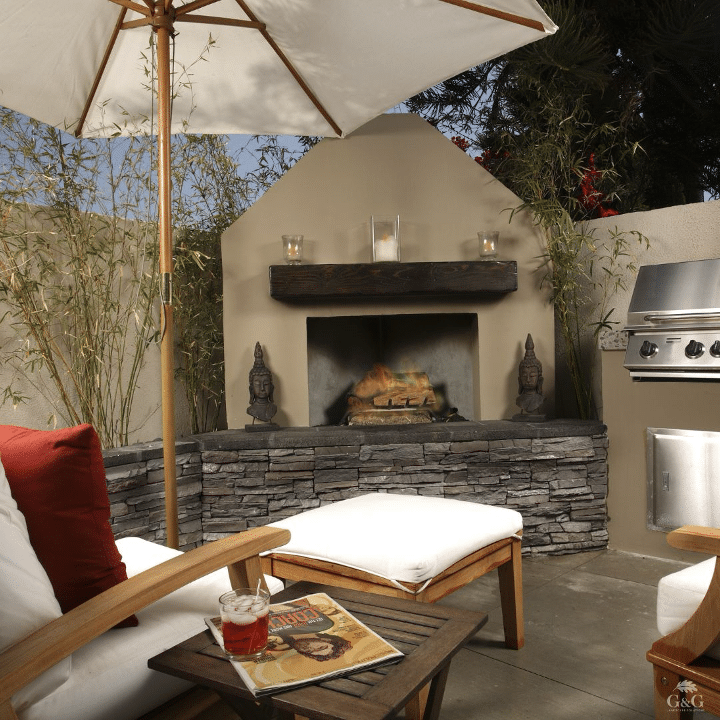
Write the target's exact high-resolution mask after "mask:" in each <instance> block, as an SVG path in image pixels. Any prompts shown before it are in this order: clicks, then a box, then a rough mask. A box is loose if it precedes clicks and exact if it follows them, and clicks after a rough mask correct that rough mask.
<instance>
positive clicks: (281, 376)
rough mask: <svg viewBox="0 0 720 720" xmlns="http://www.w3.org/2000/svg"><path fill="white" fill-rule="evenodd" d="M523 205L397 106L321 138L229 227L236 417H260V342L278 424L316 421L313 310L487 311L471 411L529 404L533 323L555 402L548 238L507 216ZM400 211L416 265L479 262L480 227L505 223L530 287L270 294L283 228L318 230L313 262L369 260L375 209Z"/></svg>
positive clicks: (231, 398) (481, 320)
mask: <svg viewBox="0 0 720 720" xmlns="http://www.w3.org/2000/svg"><path fill="white" fill-rule="evenodd" d="M519 204H520V201H519V199H518V198H517V197H516V196H515V195H513V194H512V193H511V192H510V191H509V190H507V188H505V187H504V186H503V185H502V184H500V183H499V182H498V181H497V180H495V179H494V178H493V177H492V176H491V175H490V174H489V173H487V172H486V171H485V170H484V169H483V168H481V167H480V166H479V165H478V164H477V163H476V162H474V160H473V159H472V158H470V157H469V156H468V155H466V154H465V153H464V152H462V151H461V150H459V149H458V148H457V147H455V145H454V144H453V143H452V142H450V141H449V140H448V139H447V138H446V137H445V136H443V135H442V134H441V133H439V132H438V131H437V130H435V129H434V128H433V127H431V126H430V125H428V124H427V123H426V122H425V121H423V120H422V119H420V118H419V117H416V116H413V115H399V114H391V115H384V116H381V117H380V118H377V119H376V120H374V121H372V122H370V123H368V124H367V125H366V126H364V127H363V128H361V129H360V130H358V131H357V132H355V133H353V134H352V135H350V136H349V137H348V138H346V139H343V140H324V141H322V142H321V143H319V144H318V145H317V146H316V147H315V148H313V150H312V151H311V152H310V153H308V154H307V155H306V156H305V157H304V158H303V159H302V160H300V162H298V163H297V165H296V166H295V167H293V168H292V169H291V170H290V171H289V172H288V173H287V174H286V175H285V176H284V177H283V178H282V179H281V180H280V181H279V182H278V183H276V185H275V186H274V187H273V188H271V189H270V190H269V191H268V192H267V193H266V194H265V195H264V196H263V197H262V198H261V199H260V200H259V201H258V202H256V203H255V205H254V206H253V207H252V208H250V210H248V211H247V212H246V213H245V214H244V215H243V216H242V217H241V218H240V219H239V220H238V221H237V222H235V223H234V224H233V225H232V226H231V227H230V228H229V229H228V231H227V232H226V233H225V235H224V237H223V245H222V252H223V273H224V323H225V360H226V375H225V377H226V390H227V412H228V426H229V427H230V428H238V427H243V426H244V425H245V424H246V423H247V422H249V421H250V420H251V418H249V416H248V415H247V414H246V408H247V405H248V372H249V370H250V368H251V367H252V364H253V347H254V345H255V342H256V341H259V342H260V343H261V345H262V346H263V349H264V352H265V361H266V364H267V365H268V367H269V368H270V370H271V371H272V373H273V379H274V382H275V402H276V404H277V405H278V408H279V411H278V414H277V416H276V418H275V420H276V421H277V422H278V423H279V424H281V425H285V426H288V425H289V426H302V425H307V424H308V421H309V407H308V380H307V375H308V368H307V352H306V321H305V318H306V317H307V316H338V315H368V314H369V315H372V314H382V313H393V314H409V313H441V312H443V313H445V312H447V313H452V312H477V316H478V336H479V341H478V350H477V353H478V357H477V366H478V369H477V370H475V372H477V373H478V375H479V377H478V382H477V388H478V392H477V395H478V398H477V401H476V403H475V408H476V416H475V417H474V418H472V419H475V420H485V419H501V418H507V417H510V416H511V415H512V414H514V413H515V412H517V408H516V407H515V405H514V401H515V397H516V395H517V369H518V363H519V361H520V360H521V359H522V356H523V353H524V342H525V338H526V336H527V334H528V333H532V335H533V339H534V341H535V351H536V354H537V356H538V357H539V359H540V360H541V362H542V363H543V370H544V376H545V379H546V384H545V388H544V390H545V394H546V395H547V396H548V397H549V398H550V400H551V401H552V397H553V382H552V379H553V374H554V358H553V355H554V350H553V318H552V311H551V308H550V307H549V306H548V304H547V302H546V299H545V298H544V294H543V292H542V291H541V290H540V288H539V283H540V274H539V273H538V272H537V268H538V265H539V260H538V256H539V255H540V252H541V246H540V239H539V237H538V235H537V233H536V231H535V230H534V229H533V228H532V226H531V224H530V222H529V220H528V218H527V216H525V215H516V216H515V218H514V219H513V221H512V223H510V224H509V219H510V214H509V212H505V211H506V210H508V209H511V208H514V207H517V206H518V205H519ZM397 213H399V214H400V221H401V230H400V234H401V245H402V252H401V254H402V260H403V261H449V260H467V259H479V257H478V241H477V231H478V230H481V229H487V228H495V229H498V230H500V233H501V235H500V243H501V258H502V259H508V260H516V261H517V263H518V290H517V292H513V293H510V294H509V295H506V296H504V297H502V298H500V299H498V300H491V301H487V300H482V301H480V300H478V301H477V302H471V303H467V302H465V303H460V302H456V301H453V302H447V301H443V302H440V301H431V302H414V303H410V302H405V301H396V302H392V303H387V304H384V305H383V304H378V303H371V302H365V303H356V304H353V303H346V304H342V305H338V304H330V303H327V304H326V303H323V304H305V305H302V306H298V305H289V304H285V303H282V302H278V301H277V300H273V299H272V298H270V296H269V287H268V266H270V265H272V264H279V263H282V254H281V236H282V235H283V234H302V235H304V236H305V248H306V253H305V254H306V258H307V261H308V262H311V263H357V262H370V260H371V246H370V234H369V220H370V216H371V215H372V214H375V215H393V214H397ZM368 369H369V368H368ZM468 372H473V369H472V368H468ZM358 379H360V378H358ZM549 409H550V410H551V411H552V403H551V402H550V403H549Z"/></svg>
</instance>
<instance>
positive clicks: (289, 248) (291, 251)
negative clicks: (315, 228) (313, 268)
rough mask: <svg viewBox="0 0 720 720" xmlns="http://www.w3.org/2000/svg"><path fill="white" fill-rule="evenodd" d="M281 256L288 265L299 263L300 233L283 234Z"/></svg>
mask: <svg viewBox="0 0 720 720" xmlns="http://www.w3.org/2000/svg"><path fill="white" fill-rule="evenodd" d="M282 243H283V257H284V258H285V262H286V263H287V264H288V265H299V264H300V263H301V262H302V255H303V236H302V235H283V236H282Z"/></svg>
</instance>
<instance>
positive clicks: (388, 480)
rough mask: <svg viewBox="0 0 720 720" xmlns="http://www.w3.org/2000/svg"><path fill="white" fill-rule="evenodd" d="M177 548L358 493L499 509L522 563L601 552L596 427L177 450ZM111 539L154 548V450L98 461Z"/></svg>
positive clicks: (297, 431)
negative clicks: (512, 522) (519, 538)
mask: <svg viewBox="0 0 720 720" xmlns="http://www.w3.org/2000/svg"><path fill="white" fill-rule="evenodd" d="M177 453H178V456H177V464H178V471H177V476H178V480H177V482H178V496H179V497H178V505H179V515H180V518H179V528H180V545H181V547H183V548H188V547H193V546H195V545H199V544H201V543H202V542H205V541H208V540H214V539H217V538H219V537H223V536H225V535H228V534H230V533H234V532H238V531H240V530H245V529H247V528H250V527H254V526H257V525H264V524H266V523H268V522H273V521H274V520H279V519H281V518H283V517H287V516H288V515H294V514H296V513H298V512H302V511H303V510H307V509H310V508H314V507H318V506H319V505H321V504H323V503H328V502H333V501H336V500H341V499H343V498H347V497H352V496H353V495H357V494H360V493H366V492H392V493H408V494H420V495H433V496H439V497H446V498H455V499H459V500H469V501H471V502H479V503H488V504H491V505H502V506H505V507H510V508H514V509H516V510H518V511H519V512H520V513H522V515H523V518H524V528H525V529H524V537H523V549H524V551H525V552H527V553H534V554H540V553H548V554H550V553H553V554H556V553H573V552H579V551H583V550H589V549H597V548H603V547H606V546H607V539H608V533H607V515H606V496H607V435H606V430H605V426H604V425H602V424H601V423H596V422H582V421H561V420H556V421H551V422H546V423H518V422H509V421H497V422H495V421H486V422H477V423H476V422H459V423H445V424H431V425H422V426H418V425H413V426H396V427H388V426H385V427H363V428H355V427H352V428H351V427H316V428H287V429H281V430H276V431H272V432H253V433H246V432H245V431H243V430H228V431H224V432H218V433H209V434H205V435H199V436H195V437H192V438H190V439H187V440H184V441H182V442H179V443H178V446H177ZM105 465H106V471H107V476H108V489H109V492H110V498H111V512H112V524H113V528H114V531H115V534H116V536H117V537H124V536H127V535H138V536H141V537H145V538H147V539H150V540H155V541H157V542H163V541H164V537H165V531H164V528H165V522H164V492H163V471H162V447H161V444H160V443H159V442H156V443H147V444H143V445H135V446H131V447H127V448H119V449H117V450H112V451H108V452H106V453H105Z"/></svg>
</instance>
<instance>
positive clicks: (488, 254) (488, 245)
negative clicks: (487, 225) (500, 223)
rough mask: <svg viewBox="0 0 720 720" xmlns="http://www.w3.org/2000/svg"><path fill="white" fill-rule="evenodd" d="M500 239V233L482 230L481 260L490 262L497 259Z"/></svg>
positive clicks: (480, 238)
mask: <svg viewBox="0 0 720 720" xmlns="http://www.w3.org/2000/svg"><path fill="white" fill-rule="evenodd" d="M499 238H500V233H499V232H498V231H497V230H481V231H480V232H479V233H478V241H479V242H480V259H481V260H489V259H491V258H495V257H497V254H498V244H499V243H498V240H499Z"/></svg>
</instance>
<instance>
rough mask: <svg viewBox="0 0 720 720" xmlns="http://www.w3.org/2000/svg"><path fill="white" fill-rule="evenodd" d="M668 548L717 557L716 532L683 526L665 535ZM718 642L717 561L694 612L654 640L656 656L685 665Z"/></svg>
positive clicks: (718, 538) (719, 595)
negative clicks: (708, 583) (682, 623)
mask: <svg viewBox="0 0 720 720" xmlns="http://www.w3.org/2000/svg"><path fill="white" fill-rule="evenodd" d="M667 541H668V544H669V545H672V547H676V548H679V549H680V550H694V551H696V552H702V553H708V554H710V555H720V529H717V528H708V527H701V526H699V525H684V526H683V527H681V528H678V529H677V530H673V532H671V533H669V535H668V537H667ZM718 642H720V562H716V563H715V570H714V572H713V576H712V579H711V580H710V585H709V587H708V589H707V592H706V593H705V597H704V598H703V599H702V602H701V603H700V605H699V607H698V609H697V610H696V611H695V612H694V613H693V615H692V616H691V617H690V618H689V619H688V621H687V622H686V623H685V624H684V625H683V626H682V627H679V628H678V629H677V630H675V631H674V632H671V633H669V634H668V635H666V636H665V637H663V638H660V640H658V641H656V642H655V643H654V644H653V646H652V649H653V651H655V652H656V653H659V654H661V655H664V656H666V657H670V658H672V659H673V660H676V661H678V662H681V663H683V664H688V663H690V662H692V661H693V660H695V659H697V658H698V657H700V656H701V655H703V654H704V653H705V652H707V651H708V650H709V649H710V648H711V647H712V646H713V645H716V644H717V643H718Z"/></svg>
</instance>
